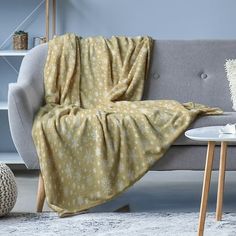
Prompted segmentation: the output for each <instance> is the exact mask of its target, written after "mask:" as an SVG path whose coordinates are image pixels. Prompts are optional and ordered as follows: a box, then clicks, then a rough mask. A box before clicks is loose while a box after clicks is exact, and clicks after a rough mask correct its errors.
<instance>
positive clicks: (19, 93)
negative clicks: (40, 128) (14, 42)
mask: <svg viewBox="0 0 236 236" xmlns="http://www.w3.org/2000/svg"><path fill="white" fill-rule="evenodd" d="M46 56H47V44H44V45H40V46H37V47H35V48H34V49H32V50H30V52H29V53H28V54H27V55H26V56H25V57H24V59H23V61H22V64H21V68H20V72H19V76H18V80H17V83H11V84H9V90H8V116H9V125H10V131H11V135H12V139H13V142H14V144H15V146H16V150H17V151H18V153H19V155H20V156H21V157H22V159H23V160H24V162H25V165H26V166H27V168H29V169H39V164H38V157H37V153H36V149H35V145H34V142H33V138H32V135H31V131H32V125H33V120H34V116H35V114H36V112H37V111H38V110H39V108H40V106H42V104H43V103H44V86H43V71H44V64H45V61H46Z"/></svg>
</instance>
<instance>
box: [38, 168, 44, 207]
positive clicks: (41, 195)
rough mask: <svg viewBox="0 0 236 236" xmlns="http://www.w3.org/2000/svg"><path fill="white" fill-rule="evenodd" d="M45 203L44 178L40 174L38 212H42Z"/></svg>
mask: <svg viewBox="0 0 236 236" xmlns="http://www.w3.org/2000/svg"><path fill="white" fill-rule="evenodd" d="M44 201H45V189H44V183H43V177H42V174H41V172H40V174H39V182H38V193H37V212H42V210H43V205H44Z"/></svg>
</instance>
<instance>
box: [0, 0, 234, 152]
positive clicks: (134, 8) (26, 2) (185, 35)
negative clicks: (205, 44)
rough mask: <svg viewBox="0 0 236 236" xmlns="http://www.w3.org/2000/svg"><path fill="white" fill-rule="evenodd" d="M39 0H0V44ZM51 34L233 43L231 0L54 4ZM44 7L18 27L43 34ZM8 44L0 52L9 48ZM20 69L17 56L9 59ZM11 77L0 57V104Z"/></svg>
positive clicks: (1, 128) (2, 118) (4, 130)
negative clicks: (231, 40) (143, 36)
mask: <svg viewBox="0 0 236 236" xmlns="http://www.w3.org/2000/svg"><path fill="white" fill-rule="evenodd" d="M40 2H41V0H7V1H6V0H0V45H1V44H2V42H4V40H5V39H6V38H7V37H8V36H9V35H10V34H11V33H12V32H13V31H14V29H15V27H16V26H17V25H18V24H19V23H20V22H22V21H23V20H24V18H25V17H27V16H28V15H29V14H30V13H31V12H32V10H33V9H34V8H35V7H36V6H37V5H38V4H40ZM57 3H58V4H57V12H58V15H57V22H58V26H57V32H58V33H59V34H63V33H66V32H75V33H77V34H80V35H81V36H88V35H104V36H111V35H128V36H134V35H150V36H152V37H154V38H156V39H235V38H236V30H235V23H236V14H235V9H236V0H57ZM44 25H45V20H44V5H42V6H41V8H39V10H38V11H36V13H35V14H34V15H33V17H32V18H30V19H29V20H28V21H27V22H26V23H25V24H23V26H22V27H21V29H23V30H25V31H28V32H29V35H30V46H32V37H35V36H42V35H44ZM11 47H12V46H11V40H10V41H8V42H7V44H5V45H4V49H9V48H11ZM9 61H10V62H11V63H12V64H13V65H14V66H15V67H16V68H19V67H20V62H21V59H20V58H9ZM16 79H17V74H16V73H15V72H14V71H13V70H12V69H11V68H10V67H9V66H8V65H7V64H6V62H5V61H4V60H3V59H2V58H0V100H6V98H7V86H8V83H9V82H13V81H16ZM0 124H1V125H0V140H1V144H0V151H10V150H14V148H13V144H12V141H11V139H10V136H9V128H8V123H7V116H6V112H5V111H0Z"/></svg>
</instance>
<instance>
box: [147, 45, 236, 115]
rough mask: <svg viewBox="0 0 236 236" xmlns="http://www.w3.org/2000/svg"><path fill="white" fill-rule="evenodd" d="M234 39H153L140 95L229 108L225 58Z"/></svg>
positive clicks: (234, 49) (233, 51)
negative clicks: (143, 89) (151, 51)
mask: <svg viewBox="0 0 236 236" xmlns="http://www.w3.org/2000/svg"><path fill="white" fill-rule="evenodd" d="M234 58H235V59H236V40H160V41H159V40H157V41H156V42H155V44H154V48H153V55H152V64H151V68H150V76H149V79H148V82H147V83H146V88H145V91H144V99H175V100H178V101H180V102H188V101H193V102H198V103H203V104H206V105H209V106H218V107H221V108H222V109H223V110H224V111H232V103H231V100H230V92H229V86H228V81H227V78H226V72H225V67H224V64H225V60H226V59H234Z"/></svg>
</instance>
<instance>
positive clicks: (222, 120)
mask: <svg viewBox="0 0 236 236" xmlns="http://www.w3.org/2000/svg"><path fill="white" fill-rule="evenodd" d="M46 54H47V45H46V44H45V45H41V46H38V47H36V48H34V49H33V50H31V51H30V52H29V54H28V55H27V56H26V57H25V58H24V60H23V62H22V65H21V69H20V73H19V78H18V81H17V83H15V84H10V85H9V122H10V129H11V134H12V138H13V141H14V144H15V146H16V148H17V151H18V152H19V154H20V155H21V157H22V158H23V160H24V161H25V164H26V166H27V167H28V168H30V169H37V168H39V165H38V159H37V154H36V151H35V147H34V144H33V140H32V136H31V129H32V122H33V117H34V115H35V113H36V111H37V110H38V109H39V107H40V106H41V104H43V94H44V91H43V68H44V63H45V58H46ZM230 58H236V41H232V40H189V41H185V40H182V41H179V40H178V41H173V40H172V41H168V40H160V41H157V42H156V43H155V46H154V52H153V60H152V65H151V68H150V77H149V79H148V81H147V83H146V87H145V91H144V99H175V100H178V101H180V102H188V101H194V102H199V103H203V104H207V105H209V106H219V107H221V108H222V109H223V110H225V111H227V113H225V115H223V116H209V117H201V118H200V119H199V120H197V121H196V122H195V123H194V124H193V125H192V127H200V126H207V125H224V124H226V123H235V122H236V113H235V112H233V111H232V108H231V107H232V103H231V101H230V94H229V88H228V82H227V79H226V74H225V71H224V63H225V60H226V59H230ZM201 145H203V144H202V143H199V142H191V141H190V140H187V139H186V138H185V137H184V136H181V137H180V138H179V139H178V140H177V141H176V143H175V145H174V146H173V147H171V148H170V150H169V151H168V152H167V154H166V155H165V156H164V157H163V158H162V159H161V160H160V161H159V162H157V164H156V165H155V166H154V167H153V168H154V169H158V170H160V169H162V170H167V169H202V168H203V166H204V162H205V152H206V146H201ZM229 155H230V156H232V157H235V156H236V149H234V148H233V147H231V148H230V151H229ZM229 159H230V157H229ZM229 167H230V169H234V170H235V169H236V160H235V158H234V159H233V158H232V160H231V159H230V161H229Z"/></svg>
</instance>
